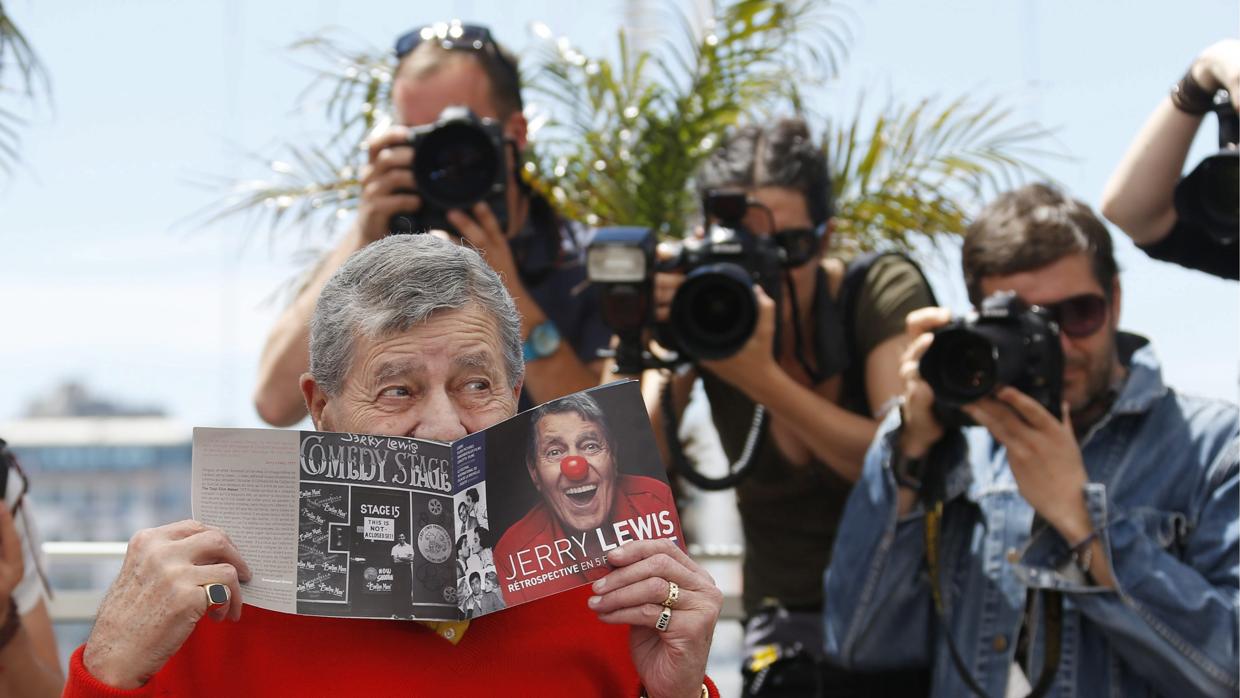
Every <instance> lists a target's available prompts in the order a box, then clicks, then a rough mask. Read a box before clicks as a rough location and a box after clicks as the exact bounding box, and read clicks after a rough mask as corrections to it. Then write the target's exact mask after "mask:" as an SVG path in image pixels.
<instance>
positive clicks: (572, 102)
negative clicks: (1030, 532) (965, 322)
mask: <svg viewBox="0 0 1240 698" xmlns="http://www.w3.org/2000/svg"><path fill="white" fill-rule="evenodd" d="M662 12H663V13H664V15H666V16H665V19H666V20H667V21H661V22H659V23H658V24H659V25H660V26H664V27H670V28H671V29H668V30H665V31H666V33H667V35H666V36H658V37H656V39H655V40H654V41H652V42H649V43H647V44H645V45H647V46H649V48H644V49H640V50H639V49H638V48H637V47H635V46H634V45H633V43H632V41H631V40H630V37H629V36H628V35H627V34H626V32H625V31H624V30H623V29H621V30H620V31H618V32H617V48H618V51H617V53H616V56H617V57H616V59H615V60H614V61H613V60H608V59H605V58H602V57H595V56H591V55H588V54H587V53H586V52H585V51H583V50H581V49H579V48H578V47H575V46H574V45H573V44H572V42H571V41H569V40H568V39H567V38H565V37H555V36H553V35H552V33H551V32H550V31H549V30H547V29H546V27H545V25H541V24H539V25H536V27H535V34H536V35H538V36H539V37H541V38H542V42H541V44H539V45H538V46H536V47H535V48H534V49H533V55H532V56H527V60H525V61H523V63H524V64H525V65H526V68H525V70H524V71H523V72H524V76H525V80H524V90H525V93H526V102H527V104H528V105H529V108H528V111H529V113H527V117H528V118H529V120H530V123H531V125H532V128H531V134H530V147H529V148H527V150H526V159H527V162H526V163H525V165H524V168H523V171H524V173H525V175H526V178H527V180H528V181H529V182H530V184H531V185H532V186H533V187H534V188H535V190H537V191H539V192H540V193H542V194H544V195H545V196H547V197H548V198H549V199H550V200H551V201H552V202H553V203H554V204H555V205H556V206H557V208H558V209H559V210H560V211H561V213H563V214H564V215H566V216H568V217H570V218H573V219H576V220H581V221H585V222H588V223H590V224H594V225H611V224H625V225H646V226H650V227H653V228H655V229H657V230H658V231H659V233H660V234H661V235H663V236H664V237H669V236H670V237H676V236H679V235H681V234H683V232H684V231H685V230H687V229H688V226H689V225H690V222H691V221H692V220H693V219H694V217H695V216H696V215H698V212H697V208H698V202H697V201H696V197H695V194H694V191H693V187H692V178H693V175H694V173H695V172H696V171H697V170H698V168H699V167H700V166H701V165H702V163H703V162H704V160H705V159H706V158H707V157H708V156H709V155H710V153H711V151H712V150H713V149H714V147H715V146H716V145H717V144H718V143H719V142H721V140H722V139H723V138H724V137H725V136H726V134H727V133H728V131H729V130H730V129H731V128H732V127H734V126H735V125H736V124H738V123H742V122H747V121H759V120H763V119H766V118H768V117H769V116H770V115H772V114H776V113H789V112H792V113H804V111H805V110H804V108H803V104H804V102H805V95H806V94H810V93H812V92H813V90H814V89H815V88H817V87H818V86H820V85H821V84H823V83H824V82H825V81H827V80H829V79H830V78H832V77H834V76H835V75H836V74H837V73H838V71H839V70H840V67H841V66H842V64H843V62H844V60H845V59H846V58H847V55H848V50H849V47H850V46H851V43H852V37H853V24H854V20H855V18H854V16H853V15H852V14H851V12H850V11H849V10H848V9H847V8H845V7H842V6H840V5H838V4H835V3H829V2H815V1H813V0H730V1H724V2H719V3H717V4H716V5H715V6H714V12H713V16H712V17H710V18H708V19H707V20H706V21H705V23H704V26H701V27H695V23H694V22H693V21H691V19H690V18H689V17H688V16H686V15H685V14H684V13H683V12H682V11H681V10H679V9H678V8H677V6H676V5H674V4H672V3H671V2H670V0H669V2H668V4H666V5H665V6H664V7H663V9H662ZM292 48H293V49H294V50H296V51H297V52H299V54H300V55H302V56H309V59H310V60H309V62H308V66H309V67H310V69H311V70H312V74H313V78H312V79H311V81H310V84H309V86H308V87H307V88H306V90H305V92H303V95H302V98H301V101H302V104H303V106H305V105H309V106H310V107H312V108H314V109H321V110H322V112H323V114H324V116H325V118H326V119H327V121H328V123H329V124H330V125H331V127H332V129H333V130H332V133H331V135H330V136H329V137H328V138H326V139H325V141H324V142H323V144H322V145H320V146H313V145H311V146H287V147H286V148H285V149H284V155H283V156H282V157H281V158H280V159H279V161H278V162H276V163H271V164H270V165H269V168H270V174H269V176H267V177H266V178H264V179H260V180H256V181H254V180H251V181H245V182H231V183H229V182H228V180H221V179H216V180H215V181H212V182H209V185H210V186H213V187H216V188H219V187H221V186H227V187H228V189H229V192H228V194H227V195H226V196H225V197H224V199H223V200H221V201H219V202H216V203H215V204H213V205H212V206H211V207H209V208H208V209H207V210H206V212H205V215H207V217H208V218H207V220H208V221H215V220H218V219H220V218H225V217H232V216H239V215H244V216H247V217H249V218H250V220H251V222H252V223H253V224H256V225H260V226H263V227H266V228H268V229H269V230H272V231H276V230H280V229H283V228H285V227H296V228H298V229H300V230H301V231H303V237H304V236H305V235H306V234H307V233H305V232H304V231H326V232H328V233H330V232H331V231H332V230H333V229H334V227H335V225H336V224H337V222H338V221H340V220H344V219H346V218H347V217H348V215H349V212H350V211H352V210H353V208H355V207H356V205H357V203H358V201H359V196H360V189H359V183H358V178H357V173H358V172H359V170H360V169H361V167H362V166H363V165H364V164H365V153H364V152H363V151H362V150H360V149H359V148H358V147H357V145H356V144H358V143H359V142H361V141H362V140H363V138H364V136H365V135H366V134H367V133H368V132H370V131H371V130H372V129H373V128H375V126H376V125H377V124H381V123H382V120H383V119H384V118H385V114H384V113H383V110H384V109H385V108H386V105H387V104H388V103H389V101H390V89H391V79H392V70H393V68H394V65H393V60H392V57H391V56H390V54H388V53H386V52H382V51H378V50H375V49H373V48H370V47H363V48H356V47H353V46H350V42H349V41H347V40H345V39H343V38H342V37H340V36H339V35H338V34H337V33H335V32H327V33H323V34H320V35H318V36H315V37H311V38H308V39H306V40H304V41H301V42H298V43H297V44H295V45H294V46H293V47H292ZM864 107H865V103H864V101H861V100H859V101H858V104H857V107H856V109H855V111H854V112H853V114H852V115H851V117H850V118H848V119H846V120H843V121H840V122H839V123H836V122H834V121H827V124H826V128H825V129H824V131H823V136H822V144H823V147H824V148H825V149H826V151H827V154H828V158H829V161H830V164H831V170H832V174H833V176H834V184H835V194H836V199H837V205H836V209H837V221H836V231H837V234H836V236H835V238H836V240H837V241H838V242H839V244H840V245H841V246H843V247H845V248H850V249H855V250H863V249H870V248H875V247H898V248H904V249H908V248H910V247H911V246H912V244H913V240H914V239H916V238H917V237H918V236H923V235H924V236H927V237H928V238H929V239H930V240H932V241H936V242H937V241H939V240H942V239H944V237H945V236H954V235H959V234H960V233H962V232H963V231H964V228H965V226H966V224H967V220H968V218H969V215H970V214H971V212H972V211H973V210H975V208H976V207H977V206H978V205H979V203H980V202H981V201H982V200H983V199H984V198H985V197H986V196H987V195H989V194H991V193H994V192H995V191H998V190H1001V189H1004V188H1008V187H1010V186H1011V185H1012V184H1013V183H1014V182H1017V181H1020V180H1021V179H1023V178H1025V177H1027V176H1029V175H1031V174H1032V175H1036V176H1043V177H1044V176H1045V175H1044V173H1042V172H1041V171H1040V170H1038V169H1037V168H1036V167H1034V166H1033V165H1031V162H1033V161H1035V160H1038V159H1041V158H1043V157H1045V156H1047V155H1048V154H1050V155H1054V153H1053V152H1051V153H1048V151H1047V148H1046V147H1045V144H1046V143H1047V142H1048V140H1049V138H1048V136H1049V134H1048V133H1047V131H1046V130H1044V129H1042V128H1041V127H1039V126H1037V125H1036V124H1031V123H1016V122H1015V121H1014V119H1013V114H1012V112H1011V111H1010V110H1008V109H1005V108H1004V107H1003V106H1002V105H1001V104H1000V103H999V102H997V101H993V100H992V101H989V102H983V103H980V104H977V103H973V102H969V101H967V100H964V99H955V100H941V99H929V98H927V99H922V100H920V101H918V102H915V103H913V104H911V105H901V104H896V103H891V104H888V105H886V106H884V107H883V108H881V109H879V110H878V111H877V113H873V114H871V113H869V112H868V111H867V110H866V109H865V108H864ZM2 127H3V120H0V128H2ZM266 160H268V161H269V160H270V159H269V158H268V159H266Z"/></svg>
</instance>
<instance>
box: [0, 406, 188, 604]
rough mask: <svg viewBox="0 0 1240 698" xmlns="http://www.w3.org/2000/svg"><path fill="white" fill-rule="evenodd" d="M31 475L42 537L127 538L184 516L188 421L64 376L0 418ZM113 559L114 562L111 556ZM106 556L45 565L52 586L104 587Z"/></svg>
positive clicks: (111, 569)
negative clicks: (23, 412) (120, 401)
mask: <svg viewBox="0 0 1240 698" xmlns="http://www.w3.org/2000/svg"><path fill="white" fill-rule="evenodd" d="M0 438H3V439H4V440H6V441H7V442H8V444H9V447H10V448H11V449H12V451H13V452H14V453H15V454H16V456H17V460H18V463H19V464H20V465H21V467H22V470H24V471H25V472H26V475H27V477H28V478H29V480H30V493H29V497H30V500H31V502H32V504H33V506H34V512H35V514H36V516H37V525H38V528H39V532H40V533H41V534H42V537H43V539H44V540H45V541H128V540H129V537H130V536H132V535H133V533H134V532H135V531H137V530H138V529H141V528H149V527H151V526H159V525H162V524H165V523H168V522H171V521H177V520H180V519H184V518H188V517H189V515H190V448H191V442H190V438H191V430H190V429H189V428H188V427H187V426H185V425H183V424H181V423H180V422H178V421H176V420H174V419H171V418H169V417H167V416H165V415H164V414H162V413H161V412H160V411H159V410H157V409H149V408H140V409H133V408H126V407H123V406H118V405H116V404H113V403H110V402H107V401H104V400H100V399H98V398H92V397H90V396H89V395H88V394H87V392H86V391H85V390H84V389H83V388H82V387H81V386H79V385H75V384H67V385H64V386H61V387H60V388H58V389H57V390H56V391H55V393H54V394H53V395H51V396H50V397H48V398H45V399H42V400H39V401H36V402H34V403H32V404H31V406H30V408H29V410H28V411H27V416H25V417H23V418H21V419H17V420H13V421H8V422H0ZM118 564H119V561H118ZM115 574H116V567H115V566H113V565H103V566H101V565H91V564H86V563H75V564H66V565H63V566H62V565H57V566H55V567H54V568H53V569H52V570H51V577H52V580H51V581H52V585H53V587H55V588H60V589H87V588H102V587H106V586H107V584H108V583H110V582H111V580H112V578H113V577H114V576H115Z"/></svg>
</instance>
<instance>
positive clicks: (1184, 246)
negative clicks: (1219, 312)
mask: <svg viewBox="0 0 1240 698" xmlns="http://www.w3.org/2000/svg"><path fill="white" fill-rule="evenodd" d="M1138 247H1139V248H1140V249H1141V251H1143V252H1145V253H1146V254H1147V255H1149V256H1150V257H1153V258H1154V259H1161V260H1162V261H1164V262H1171V263H1173V264H1178V265H1180V266H1182V267H1187V268H1189V269H1196V270H1198V271H1204V272H1205V273H1207V274H1211V275H1213V276H1218V277H1221V278H1224V279H1232V280H1233V281H1235V280H1240V248H1238V247H1237V245H1236V243H1235V241H1234V238H1233V241H1232V243H1231V244H1225V243H1223V242H1220V241H1218V240H1216V239H1215V238H1214V237H1212V236H1211V235H1210V234H1209V233H1208V232H1206V230H1204V229H1203V228H1201V227H1200V226H1198V225H1197V224H1195V223H1193V222H1191V221H1188V220H1186V219H1184V218H1183V217H1180V218H1178V219H1177V220H1176V223H1175V226H1173V227H1172V228H1171V232H1169V233H1167V235H1166V236H1165V237H1164V238H1163V239H1161V240H1159V241H1158V242H1155V243H1154V244H1152V245H1138Z"/></svg>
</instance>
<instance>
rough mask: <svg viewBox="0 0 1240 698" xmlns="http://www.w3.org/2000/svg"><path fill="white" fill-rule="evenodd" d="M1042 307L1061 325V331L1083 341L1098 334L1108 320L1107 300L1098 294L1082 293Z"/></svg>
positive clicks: (1044, 304)
mask: <svg viewBox="0 0 1240 698" xmlns="http://www.w3.org/2000/svg"><path fill="white" fill-rule="evenodd" d="M1041 305H1042V307H1043V308H1046V309H1047V310H1048V311H1050V313H1051V317H1054V318H1055V320H1056V321H1057V322H1058V323H1059V330H1060V331H1061V332H1063V333H1064V334H1066V335H1068V336H1069V337H1072V338H1074V339H1083V338H1085V337H1088V336H1090V335H1092V334H1093V333H1095V332H1097V331H1098V329H1099V328H1100V327H1102V325H1103V323H1105V322H1106V319H1107V299H1106V298H1105V297H1104V296H1102V295H1100V294H1097V293H1082V294H1081V295H1079V296H1072V297H1071V298H1065V299H1064V300H1061V301H1058V302H1056V303H1043V304H1041Z"/></svg>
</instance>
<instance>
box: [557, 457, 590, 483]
mask: <svg viewBox="0 0 1240 698" xmlns="http://www.w3.org/2000/svg"><path fill="white" fill-rule="evenodd" d="M589 468H590V461H588V460H586V459H585V458H582V457H581V456H564V458H563V459H561V460H560V472H561V473H564V477H566V478H568V479H569V480H581V479H584V478H585V476H586V471H587V470H589Z"/></svg>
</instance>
